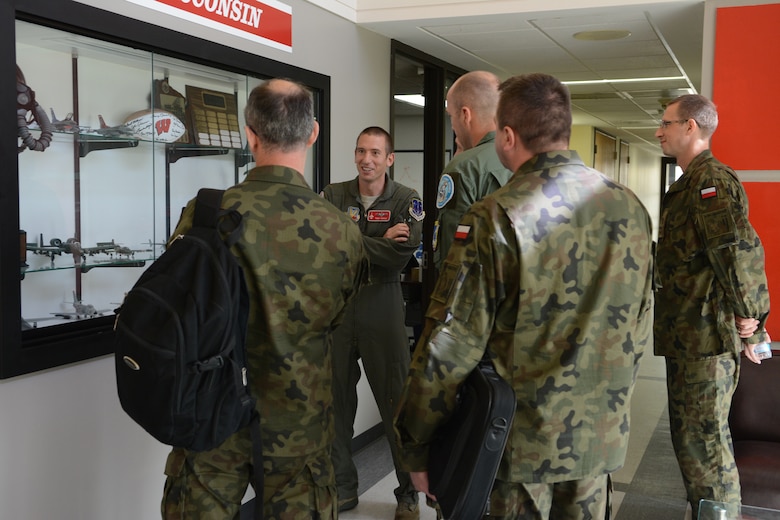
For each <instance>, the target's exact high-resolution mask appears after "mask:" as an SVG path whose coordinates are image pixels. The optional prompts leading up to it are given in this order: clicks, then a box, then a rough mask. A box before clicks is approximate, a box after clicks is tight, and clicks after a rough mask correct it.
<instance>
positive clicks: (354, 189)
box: [349, 173, 396, 201]
mask: <svg viewBox="0 0 780 520" xmlns="http://www.w3.org/2000/svg"><path fill="white" fill-rule="evenodd" d="M395 190H396V185H395V182H394V181H393V179H391V178H390V176H389V175H388V174H387V173H385V188H384V190H383V191H382V193H380V194H379V197H377V199H376V200H378V201H379V200H386V199H389V198H391V197H392V196H393V193H395ZM349 194H350V196H351V197H352V198H354V199H355V200H360V188H359V187H358V178H357V177H355V178H354V179H352V180H351V181H350V183H349Z"/></svg>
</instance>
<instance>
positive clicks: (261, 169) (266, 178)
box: [246, 166, 311, 189]
mask: <svg viewBox="0 0 780 520" xmlns="http://www.w3.org/2000/svg"><path fill="white" fill-rule="evenodd" d="M246 180H247V181H263V182H278V183H281V184H292V185H294V186H301V187H305V188H309V189H311V187H310V186H309V185H308V183H307V182H306V180H305V179H304V178H303V175H301V174H300V173H299V172H298V171H296V170H293V169H292V168H288V167H287V166H257V167H255V168H252V169H251V170H249V172H248V173H247V174H246Z"/></svg>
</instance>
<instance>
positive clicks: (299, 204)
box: [175, 166, 366, 457]
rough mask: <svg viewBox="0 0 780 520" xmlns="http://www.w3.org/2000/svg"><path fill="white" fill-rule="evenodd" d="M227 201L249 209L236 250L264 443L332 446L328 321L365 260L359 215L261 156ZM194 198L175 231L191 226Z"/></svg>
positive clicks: (290, 453) (297, 452)
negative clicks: (245, 299)
mask: <svg viewBox="0 0 780 520" xmlns="http://www.w3.org/2000/svg"><path fill="white" fill-rule="evenodd" d="M222 206H223V207H226V208H227V207H235V208H237V209H238V211H239V212H241V213H242V214H243V215H244V220H243V223H244V229H243V233H242V237H241V239H240V240H239V242H238V243H237V244H236V246H234V250H233V252H234V253H235V254H236V256H237V257H238V258H239V260H240V263H241V265H242V267H243V269H244V275H245V278H246V282H247V286H248V289H249V296H250V315H249V325H248V330H247V352H248V356H249V367H250V374H249V375H250V384H251V386H252V390H253V393H254V395H256V396H257V397H258V410H259V411H260V416H261V427H262V435H263V452H264V453H266V454H268V455H271V456H276V457H299V456H304V455H306V454H310V453H313V452H316V451H318V450H321V449H326V448H327V447H328V445H329V444H330V443H331V440H332V436H333V428H332V419H331V411H330V410H331V406H332V395H331V378H332V375H331V357H330V356H331V330H332V329H333V328H334V327H335V326H336V325H337V324H338V323H339V322H340V320H341V319H342V315H343V311H344V308H345V306H346V305H347V303H348V301H349V300H351V299H352V298H353V297H354V295H355V294H356V292H357V291H358V289H359V285H360V280H361V279H362V276H363V272H364V270H365V262H366V260H365V256H364V250H363V240H362V237H361V235H360V232H359V230H358V229H357V228H356V227H355V225H354V224H353V223H352V222H351V221H350V220H349V219H348V218H346V217H345V216H344V214H343V213H342V212H341V211H338V210H337V209H336V208H335V207H333V205H331V204H330V203H329V202H327V201H325V200H324V199H322V197H320V196H318V195H317V194H316V193H315V192H313V191H312V190H311V188H309V186H307V184H306V181H304V180H303V177H302V176H301V175H300V174H299V173H298V172H296V171H295V170H292V169H289V168H285V167H282V166H265V167H258V168H254V169H253V170H251V171H250V172H249V173H248V174H247V177H246V179H245V180H244V181H243V182H241V183H240V184H238V185H236V186H234V187H232V188H230V189H228V190H227V191H226V192H225V195H224V197H223V201H222ZM193 211H194V204H193V202H190V203H189V204H188V205H187V207H186V208H185V210H184V212H183V213H182V217H181V220H180V221H179V224H178V226H177V228H176V231H175V232H176V233H181V232H184V231H186V230H187V229H189V227H190V226H191V224H192V217H193Z"/></svg>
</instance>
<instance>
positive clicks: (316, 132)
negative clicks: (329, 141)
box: [306, 121, 320, 148]
mask: <svg viewBox="0 0 780 520" xmlns="http://www.w3.org/2000/svg"><path fill="white" fill-rule="evenodd" d="M319 135H320V124H319V123H318V122H317V121H314V128H312V129H311V135H310V136H309V141H308V142H307V143H306V147H307V148H308V147H310V146H312V145H313V144H314V142H315V141H316V140H317V137H318V136H319Z"/></svg>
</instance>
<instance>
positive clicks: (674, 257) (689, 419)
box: [654, 95, 769, 518]
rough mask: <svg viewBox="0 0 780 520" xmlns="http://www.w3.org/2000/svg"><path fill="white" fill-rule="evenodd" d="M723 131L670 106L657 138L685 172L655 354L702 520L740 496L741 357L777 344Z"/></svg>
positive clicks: (757, 249)
mask: <svg viewBox="0 0 780 520" xmlns="http://www.w3.org/2000/svg"><path fill="white" fill-rule="evenodd" d="M717 125H718V114H717V111H716V109H715V106H714V105H713V104H712V102H711V101H709V100H708V99H707V98H705V97H704V96H699V95H686V96H681V97H679V98H677V99H675V100H674V101H672V102H671V103H669V105H667V107H666V110H665V111H664V115H663V119H662V121H661V126H660V128H659V129H658V131H656V137H658V139H659V140H660V142H661V148H662V150H663V152H664V153H665V154H667V155H670V156H672V157H675V158H676V159H677V164H678V165H679V166H680V167H681V168H682V169H683V171H684V172H685V173H684V174H683V176H682V177H681V178H680V179H679V180H678V181H676V182H675V183H674V184H672V186H671V187H670V188H669V191H668V192H667V193H666V194H665V195H664V198H663V203H662V211H661V225H660V229H659V232H658V249H657V257H656V268H657V272H658V277H657V278H658V283H659V287H658V290H657V294H656V305H655V326H654V331H655V354H656V355H658V356H665V357H666V373H667V387H668V395H669V420H670V426H671V432H672V443H673V444H674V450H675V453H676V454H677V461H678V463H679V465H680V470H681V472H682V475H683V481H684V482H685V488H686V490H687V493H688V501H689V502H690V504H691V508H692V509H693V518H696V517H697V514H698V508H699V500H701V499H703V498H706V499H711V500H717V501H721V502H725V503H727V504H728V505H729V508H728V509H729V511H730V515H731V516H734V515H736V511H737V509H738V507H739V504H740V501H741V499H740V486H739V475H738V474H737V467H736V464H735V462H734V453H733V449H732V445H731V431H730V430H729V424H728V418H729V410H730V408H731V397H732V395H733V394H734V389H735V387H736V385H737V381H738V380H739V364H740V355H739V353H740V350H742V348H743V347H742V344H743V342H744V343H745V353H746V355H747V357H748V358H749V359H750V360H751V361H753V362H760V361H759V360H758V359H757V358H756V357H755V355H754V353H753V349H754V348H755V345H756V344H758V343H763V342H765V341H768V340H769V337H768V335H767V334H766V333H765V332H764V323H765V321H766V318H767V315H768V314H769V294H768V291H767V281H766V275H765V273H764V250H763V247H762V245H761V241H760V240H759V238H758V235H757V234H756V232H755V230H754V229H753V226H751V224H750V222H749V221H748V200H747V197H746V195H745V190H744V188H743V187H742V184H741V183H740V182H739V180H738V179H737V176H736V174H735V173H734V171H733V170H732V169H731V168H729V167H728V166H726V165H724V164H723V163H721V162H720V161H718V160H717V159H715V157H713V155H712V153H711V152H710V150H709V148H710V146H709V141H710V137H711V136H712V134H713V132H715V128H716V127H717Z"/></svg>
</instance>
